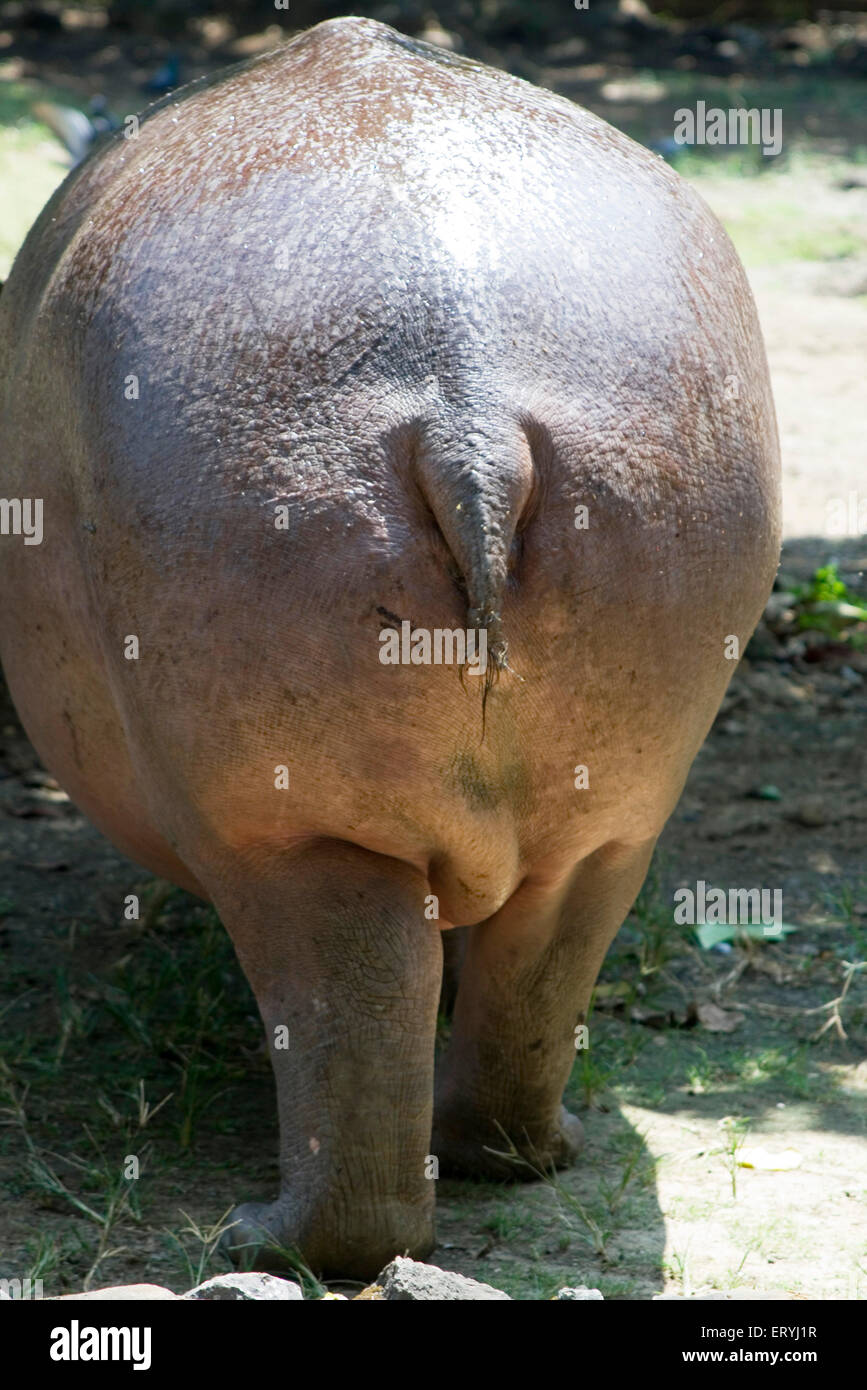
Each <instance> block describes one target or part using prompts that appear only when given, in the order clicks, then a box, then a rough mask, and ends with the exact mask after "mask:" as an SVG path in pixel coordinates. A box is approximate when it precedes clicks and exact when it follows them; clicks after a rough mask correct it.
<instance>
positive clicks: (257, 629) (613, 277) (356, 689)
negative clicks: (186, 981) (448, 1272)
mask: <svg viewBox="0 0 867 1390" xmlns="http://www.w3.org/2000/svg"><path fill="white" fill-rule="evenodd" d="M0 382H2V422H0V460H2V475H0V492H2V494H3V496H4V498H5V499H7V503H9V506H8V507H7V516H9V517H12V518H14V517H15V516H16V511H15V506H14V505H12V502H10V499H19V500H20V501H21V502H22V503H27V504H28V505H32V506H33V507H35V506H36V503H37V502H38V503H39V504H40V505H41V516H42V523H41V535H40V536H38V537H37V536H36V535H35V534H34V535H30V536H28V537H25V536H23V535H22V534H16V533H15V528H14V527H6V528H5V529H6V531H7V534H4V535H3V536H2V537H0V569H2V576H0V583H2V593H3V604H2V614H0V627H2V660H3V663H4V666H5V671H6V675H7V678H8V681H9V685H10V688H11V692H12V695H13V698H14V700H15V703H16V705H17V708H18V710H19V712H20V714H21V718H22V720H23V722H24V725H25V727H26V729H27V732H28V734H29V736H30V738H31V739H32V741H33V743H34V744H35V746H36V748H37V750H38V751H39V753H40V756H41V757H42V758H43V759H44V761H45V763H46V764H47V766H48V767H49V768H51V770H52V771H53V773H54V774H55V775H56V776H57V778H58V779H59V780H60V782H61V783H62V784H63V786H64V787H65V788H66V789H67V791H68V792H69V794H70V796H71V797H72V798H73V799H74V800H75V801H76V802H77V804H78V805H79V806H80V807H81V808H82V809H83V811H84V812H85V813H86V814H87V815H88V816H89V817H90V818H91V819H92V820H93V822H94V823H95V824H96V825H97V826H99V827H100V828H101V829H102V830H103V831H104V832H105V834H106V835H107V836H109V837H110V838H111V839H112V840H113V841H114V843H115V844H116V845H117V846H118V847H119V848H120V849H121V850H122V851H123V852H124V853H125V854H127V855H129V856H130V857H131V858H132V859H133V860H136V861H137V862H138V863H139V864H142V865H144V866H146V867H147V868H148V869H150V870H152V871H153V872H154V873H155V874H158V875H161V876H163V877H164V878H166V879H169V880H171V881H172V882H173V883H175V884H179V885H181V886H182V887H183V888H186V889H189V890H190V891H191V892H193V893H196V894H199V895H200V896H201V897H202V898H204V899H207V900H209V901H210V902H212V903H214V904H215V906H216V908H217V910H218V912H219V914H220V916H221V919H222V921H223V923H224V924H225V926H226V929H227V931H228V932H229V933H230V935H231V938H232V941H233V943H234V946H235V949H236V951H237V954H238V958H239V960H240V962H241V965H242V967H243V969H244V971H245V973H246V975H247V978H248V980H249V981H250V984H251V986H252V988H253V990H254V992H255V995H256V999H257V1001H258V1005H259V1008H260V1010H261V1014H262V1018H263V1021H264V1025H265V1029H266V1034H267V1038H268V1043H269V1050H270V1053H271V1058H272V1063H273V1067H274V1073H275V1078H276V1088H277V1098H278V1106H279V1117H280V1136H281V1137H280V1167H281V1191H280V1195H279V1196H278V1198H277V1200H276V1201H274V1202H273V1203H270V1204H253V1203H248V1204H245V1205H244V1206H242V1207H240V1208H239V1209H238V1211H237V1213H236V1218H237V1219H236V1223H235V1225H234V1227H233V1231H232V1234H231V1237H230V1244H231V1247H232V1249H233V1251H234V1252H235V1254H236V1256H237V1258H238V1259H239V1260H240V1261H241V1262H246V1263H248V1264H249V1263H250V1262H251V1261H252V1260H253V1259H255V1260H256V1261H257V1263H258V1266H259V1267H261V1266H262V1265H263V1264H268V1263H269V1262H270V1261H271V1258H272V1256H273V1257H274V1258H275V1259H276V1258H277V1256H276V1255H275V1253H274V1249H273V1247H275V1246H279V1247H293V1248H295V1249H296V1250H299V1251H300V1252H301V1253H302V1254H303V1256H304V1258H305V1259H306V1260H307V1262H308V1263H309V1264H310V1265H311V1266H312V1267H313V1268H314V1269H316V1270H320V1271H324V1272H326V1273H332V1274H334V1273H337V1274H342V1275H353V1276H356V1277H360V1278H364V1277H367V1276H369V1275H372V1274H374V1273H375V1272H376V1271H377V1270H378V1269H380V1268H381V1266H382V1265H383V1264H384V1263H385V1262H386V1261H387V1260H388V1259H390V1258H391V1257H392V1256H394V1255H395V1253H404V1252H409V1253H410V1254H412V1255H415V1256H416V1257H421V1256H424V1255H425V1254H427V1253H428V1252H429V1251H430V1250H431V1249H432V1248H433V1245H434V1189H435V1183H434V1182H433V1181H432V1180H431V1178H432V1176H435V1175H436V1174H437V1172H438V1173H439V1174H441V1175H445V1174H448V1173H464V1174H482V1175H484V1174H489V1175H497V1174H502V1173H504V1172H507V1171H510V1170H509V1169H508V1168H507V1167H505V1166H504V1160H503V1158H502V1157H499V1156H498V1153H501V1152H502V1151H504V1150H505V1149H506V1148H507V1147H508V1145H507V1140H508V1141H510V1142H511V1144H512V1145H513V1148H514V1153H515V1154H516V1155H517V1156H518V1157H519V1158H520V1157H523V1158H525V1159H527V1160H528V1161H529V1162H530V1163H531V1164H532V1165H533V1166H534V1167H539V1166H545V1165H551V1164H556V1165H558V1166H563V1165H567V1164H568V1163H570V1162H571V1161H572V1160H573V1159H574V1157H575V1156H576V1154H577V1152H578V1149H579V1147H580V1139H581V1126H580V1123H579V1122H578V1120H577V1119H575V1118H574V1117H572V1116H570V1115H569V1114H568V1113H567V1112H566V1111H565V1110H564V1109H563V1108H562V1105H561V1097H562V1093H563V1089H564V1086H565V1083H566V1081H567V1079H568V1076H569V1072H570V1067H571V1065H572V1063H573V1061H574V1058H575V1046H576V1036H577V1034H576V1029H577V1028H578V1026H579V1025H580V1024H581V1023H582V1021H583V1020H584V1018H585V1015H586V1011H587V1009H588V1004H589V1000H590V995H591V991H592V989H593V985H594V981H595V978H596V975H597V972H598V970H599V967H600V964H601V962H602V960H603V957H604V956H605V953H606V950H607V949H608V946H609V944H610V942H611V940H612V938H613V937H614V935H615V933H616V932H617V930H618V928H619V926H620V924H621V923H622V921H623V919H624V916H625V915H626V913H627V912H628V910H629V907H630V905H631V903H632V902H633V900H634V898H635V896H636V894H637V892H638V890H639V887H640V885H641V883H642V880H643V878H644V876H645V873H646V870H647V866H648V863H649V860H650V857H651V854H652V851H653V847H654V844H655V841H656V839H657V837H658V835H659V833H660V831H661V829H662V827H663V826H664V824H665V822H666V819H667V817H668V816H669V815H670V813H671V811H672V809H673V807H674V806H675V804H676V802H677V799H678V796H679V794H680V791H681V789H682V787H683V784H684V780H685V777H686V774H687V771H688V769H689V767H690V764H691V762H692V760H693V758H694V756H695V754H696V752H697V750H698V748H699V747H700V745H701V743H702V740H703V739H704V737H705V735H706V734H707V731H708V729H709V727H710V725H711V722H712V720H713V718H714V715H715V713H716V711H717V709H718V707H719V704H720V701H721V698H722V695H723V693H724V691H725V689H726V686H727V684H728V682H729V679H730V677H731V675H732V671H733V669H734V666H735V664H736V662H735V658H736V657H737V654H738V652H739V651H742V650H743V646H744V644H745V642H746V641H747V639H748V637H749V635H750V633H751V631H752V630H753V628H754V626H755V624H756V622H757V620H758V618H759V615H760V613H761V611H762V607H763V604H764V602H765V599H766V596H767V594H768V591H769V589H770V587H771V584H772V579H773V575H774V571H775V567H776V563H777V557H778V548H779V525H780V523H779V462H778V448H777V439H776V425H775V420H774V411H773V404H772V399H771V394H770V389H769V383H768V374H767V367H766V363H765V358H764V350H763V346H762V341H761V335H760V331H759V328H758V325H757V321H756V314H755V310H754V306H753V303H752V299H751V296H750V292H749V290H748V288H747V284H746V281H745V278H744V274H743V271H742V269H741V267H740V264H739V262H738V260H737V257H736V255H735V253H734V251H733V249H732V247H731V244H730V243H729V241H728V239H727V237H726V235H725V233H724V232H723V231H722V229H721V228H720V226H719V224H718V223H717V222H716V221H715V219H714V217H713V216H712V215H711V214H710V212H709V211H708V209H707V208H706V207H705V205H704V204H703V203H702V202H701V200H700V199H699V198H698V197H697V196H696V195H695V194H694V193H693V192H692V191H691V190H690V189H689V187H687V185H686V184H684V183H683V182H682V181H681V180H680V179H679V178H678V176H677V175H676V174H675V173H673V171H672V170H671V169H670V168H668V167H667V166H666V165H665V164H664V163H663V162H662V161H661V160H660V159H659V158H657V157H656V156H654V155H652V154H650V153H648V152H647V151H646V150H644V149H642V148H640V147H639V146H637V145H635V144H633V143H632V142H631V141H630V140H628V139H627V138H626V137H625V136H623V135H621V134H619V133H618V132H617V131H616V130H613V129H612V128H611V127H610V126H608V125H606V124H605V122H603V121H601V120H599V119H598V118H597V117H595V116H592V115H590V114H588V113H587V112H586V111H583V110H581V108H580V107H577V106H575V105H573V104H572V103H570V102H569V101H567V100H565V99H562V98H560V97H557V96H554V95H552V94H551V93H550V92H545V91H540V90H537V89H536V88H534V87H532V86H530V85H528V84H527V83H525V82H522V81H519V80H517V79H515V78H513V77H510V76H507V75H506V74H504V73H502V72H497V71H494V70H492V69H489V68H486V67H483V66H480V65H479V64H477V63H474V62H469V61H466V60H464V59H462V58H458V57H454V56H452V55H451V54H449V53H446V52H443V51H440V50H439V49H437V48H434V47H431V46H428V45H426V44H424V43H419V42H414V41H412V40H410V39H407V38H405V37H403V36H402V35H400V34H398V33H395V32H394V31H392V30H391V29H389V28H387V27H385V26H383V25H382V24H378V23H375V22H373V21H371V20H366V19H350V18H345V19H339V20H333V21H329V22H327V23H324V24H320V25H318V26H317V27H316V28H314V29H312V30H310V31H308V32H306V33H303V34H301V35H299V36H298V37H297V38H295V39H294V40H293V41H292V42H291V43H288V44H287V45H286V46H284V47H281V48H279V49H278V50H277V51H275V52H272V53H269V54H266V55H265V56H263V57H260V58H257V59H254V60H253V61H251V62H248V63H246V64H244V65H242V66H240V67H238V68H235V69H233V70H231V71H229V72H228V73H227V74H224V75H221V76H220V77H219V78H218V79H217V80H215V81H208V82H205V83H204V84H199V85H194V86H193V87H191V88H188V89H187V90H185V91H180V92H178V93H177V94H176V95H174V96H172V97H170V98H168V99H167V100H165V101H163V102H161V103H160V104H158V105H157V106H155V107H153V108H151V109H150V110H149V111H148V112H147V113H146V114H145V116H144V117H143V118H142V120H141V127H140V131H139V132H138V134H136V132H135V131H134V130H133V131H132V132H131V138H125V137H124V135H123V134H122V133H120V134H118V135H117V136H115V137H114V138H112V139H110V140H109V141H108V142H107V143H106V144H105V145H103V146H102V147H101V148H99V149H98V150H96V151H95V152H94V154H93V155H92V157H91V158H89V159H88V160H87V161H86V162H85V163H84V164H83V165H82V166H80V168H79V169H77V170H76V171H74V172H73V173H72V174H71V175H70V177H69V178H68V179H67V180H66V182H65V183H64V184H63V186H62V187H61V188H60V189H59V191H58V192H57V193H56V194H55V195H54V197H53V198H52V200H51V201H50V203H49V204H48V206H47V207H46V209H45V211H44V212H43V213H42V215H41V216H40V218H39V220H38V221H37V223H36V225H35V226H34V228H33V230H32V231H31V233H30V235H29V236H28V238H27V240H26V242H25V244H24V247H23V249H22V250H21V252H20V254H19V256H18V259H17V261H16V263H15V266H14V268H13V270H12V273H11V277H10V279H9V282H8V284H7V286H6V289H5V291H4V293H3V296H2V299H0ZM24 514H27V511H26V506H25V508H24ZM37 540H38V541H39V542H40V543H38V544H37V543H35V542H36V541H37ZM28 542H30V543H28ZM454 928H464V929H466V930H464V931H463V932H461V933H459V934H453V935H450V934H451V933H453V929H454ZM458 936H460V937H461V938H462V940H463V944H464V949H463V951H462V961H461V963H460V979H459V984H458V986H457V995H456V1000H455V1004H454V1014H453V1020H452V1027H451V1033H450V1038H449V1043H448V1047H447V1049H446V1051H445V1055H444V1056H443V1057H442V1059H441V1062H440V1063H439V1064H438V1067H437V1076H436V1083H435V1078H434V1036H435V1031H436V1024H437V1011H438V1001H439V998H440V989H441V982H442V978H443V955H444V946H445V945H447V944H448V942H449V941H452V942H453V941H455V940H457V939H458ZM434 1160H435V1161H434ZM513 1167H514V1165H513ZM269 1247H270V1254H269Z"/></svg>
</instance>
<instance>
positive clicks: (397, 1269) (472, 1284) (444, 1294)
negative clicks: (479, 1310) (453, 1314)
mask: <svg viewBox="0 0 867 1390" xmlns="http://www.w3.org/2000/svg"><path fill="white" fill-rule="evenodd" d="M376 1283H377V1284H379V1285H380V1286H381V1288H382V1296H383V1298H384V1299H385V1300H386V1301H389V1302H396V1301H398V1300H401V1301H408V1302H412V1303H434V1302H437V1301H439V1300H448V1301H449V1302H453V1301H455V1300H462V1301H466V1300H468V1299H507V1300H508V1301H510V1302H511V1300H510V1299H509V1295H508V1294H507V1293H503V1292H502V1291H501V1290H500V1289H495V1288H493V1287H492V1286H491V1285H490V1284H480V1283H479V1282H478V1280H476V1279H467V1278H466V1277H465V1276H464V1275H463V1274H455V1273H453V1271H452V1270H450V1269H439V1268H437V1266H436V1265H427V1264H422V1263H421V1262H420V1261H419V1260H408V1259H406V1258H404V1257H403V1256H400V1255H399V1256H398V1258H397V1259H396V1260H392V1262H391V1264H389V1265H386V1267H385V1269H384V1270H383V1271H382V1273H381V1274H379V1275H378V1276H377V1279H376Z"/></svg>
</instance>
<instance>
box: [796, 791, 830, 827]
mask: <svg viewBox="0 0 867 1390" xmlns="http://www.w3.org/2000/svg"><path fill="white" fill-rule="evenodd" d="M792 820H794V821H797V823H798V825H805V826H807V827H808V828H811V829H812V828H814V827H816V826H819V825H827V824H828V813H827V811H826V809H825V805H824V803H823V801H822V798H821V797H820V796H806V797H804V800H803V801H802V802H801V803H800V805H799V806H797V807H796V808H795V810H794V812H793V813H792Z"/></svg>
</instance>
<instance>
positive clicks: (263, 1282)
mask: <svg viewBox="0 0 867 1390" xmlns="http://www.w3.org/2000/svg"><path fill="white" fill-rule="evenodd" d="M303 1297H304V1295H303V1293H302V1292H301V1289H300V1288H299V1286H298V1285H297V1284H293V1282H292V1280H291V1279H278V1278H277V1277H276V1276H275V1275H273V1274H218V1275H217V1277H216V1278H215V1279H206V1280H205V1282H204V1284H197V1285H196V1287H195V1288H194V1289H190V1291H189V1293H185V1294H184V1298H191V1299H195V1300H196V1301H197V1302H198V1301H200V1300H203V1299H204V1300H207V1301H208V1302H212V1303H213V1302H229V1303H244V1302H262V1301H273V1300H274V1299H280V1300H287V1299H288V1300H290V1301H291V1300H292V1299H303Z"/></svg>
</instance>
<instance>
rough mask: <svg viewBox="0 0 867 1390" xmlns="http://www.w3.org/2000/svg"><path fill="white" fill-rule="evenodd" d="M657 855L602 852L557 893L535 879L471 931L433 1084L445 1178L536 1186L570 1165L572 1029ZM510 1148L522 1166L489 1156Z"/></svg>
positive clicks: (574, 1123)
mask: <svg viewBox="0 0 867 1390" xmlns="http://www.w3.org/2000/svg"><path fill="white" fill-rule="evenodd" d="M653 845H654V842H653V841H648V842H646V843H644V844H641V845H637V846H623V845H606V846H603V848H602V849H600V850H598V851H597V852H596V853H595V854H593V855H591V856H589V857H588V858H587V859H586V860H584V861H583V862H582V863H580V864H579V865H578V866H577V867H576V868H575V869H574V870H573V871H572V873H571V875H570V876H568V877H567V878H566V879H565V881H564V882H562V883H561V884H560V885H559V886H557V887H556V888H552V886H551V885H550V883H545V882H543V881H541V880H538V881H537V880H534V879H533V878H532V877H531V878H529V879H527V880H525V882H524V883H523V884H522V885H521V887H520V888H519V889H518V890H517V892H516V893H515V894H513V896H512V897H511V898H510V899H509V901H508V902H507V903H506V904H505V905H504V906H503V907H502V908H501V909H500V910H499V912H497V913H495V914H494V916H493V917H490V918H489V919H488V920H487V921H486V922H481V923H479V925H478V926H475V927H472V928H471V930H470V935H469V941H468V944H467V950H466V956H465V959H464V962H463V968H462V972H461V981H460V987H459V989H458V996H457V1003H456V1006H455V1013H454V1021H453V1027H452V1034H451V1039H450V1041H449V1046H448V1050H447V1052H446V1055H445V1057H444V1059H443V1061H442V1065H441V1067H440V1071H439V1075H438V1077H437V1088H436V1104H435V1114H434V1131H433V1139H432V1141H431V1153H432V1154H434V1155H436V1156H437V1158H438V1159H439V1162H440V1168H441V1171H442V1172H443V1174H444V1175H445V1174H447V1173H457V1174H461V1173H462V1174H467V1175H488V1176H492V1177H508V1176H512V1177H517V1178H531V1177H533V1175H534V1174H533V1169H534V1168H535V1169H539V1168H541V1169H550V1168H551V1166H552V1165H554V1166H556V1167H565V1166H567V1165H568V1164H570V1163H571V1162H573V1161H574V1159H575V1157H576V1156H577V1153H578V1151H579V1150H580V1147H581V1143H582V1138H583V1136H582V1128H581V1124H580V1121H578V1120H577V1119H576V1118H575V1117H574V1116H572V1115H569V1114H568V1113H567V1112H566V1111H565V1110H564V1109H563V1107H562V1104H561V1100H562V1095H563V1089H564V1087H565V1085H566V1082H567V1080H568V1078H569V1072H570V1070H571V1067H572V1063H573V1062H574V1060H575V1040H576V1038H575V1028H576V1025H578V1024H581V1023H582V1022H583V1020H584V1017H585V1014H586V1010H587V1007H588V1004H589V1002H590V995H591V992H592V989H593V986H594V984H595V982H596V976H597V974H598V972H599V968H600V966H601V964H602V961H603V959H604V957H605V953H606V951H607V950H608V947H609V945H610V943H611V941H612V940H613V938H614V936H615V935H616V933H617V930H618V928H619V927H620V925H621V923H622V922H623V919H624V917H625V916H626V914H627V912H628V911H629V908H630V906H631V904H632V903H633V901H634V899H635V897H636V894H637V893H638V890H639V888H640V887H641V884H642V882H643V880H644V876H645V874H646V872H647V866H648V864H649V862H650V857H651V854H652V853H653ZM509 1141H511V1144H512V1145H513V1146H514V1148H515V1149H516V1150H517V1152H518V1155H519V1156H520V1157H521V1158H522V1159H524V1160H526V1162H524V1163H520V1162H519V1163H515V1162H509V1161H506V1160H504V1159H501V1158H497V1157H496V1156H495V1154H493V1153H492V1152H491V1150H496V1151H498V1152H500V1153H502V1152H504V1151H508V1149H509ZM528 1165H532V1167H530V1166H528Z"/></svg>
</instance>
